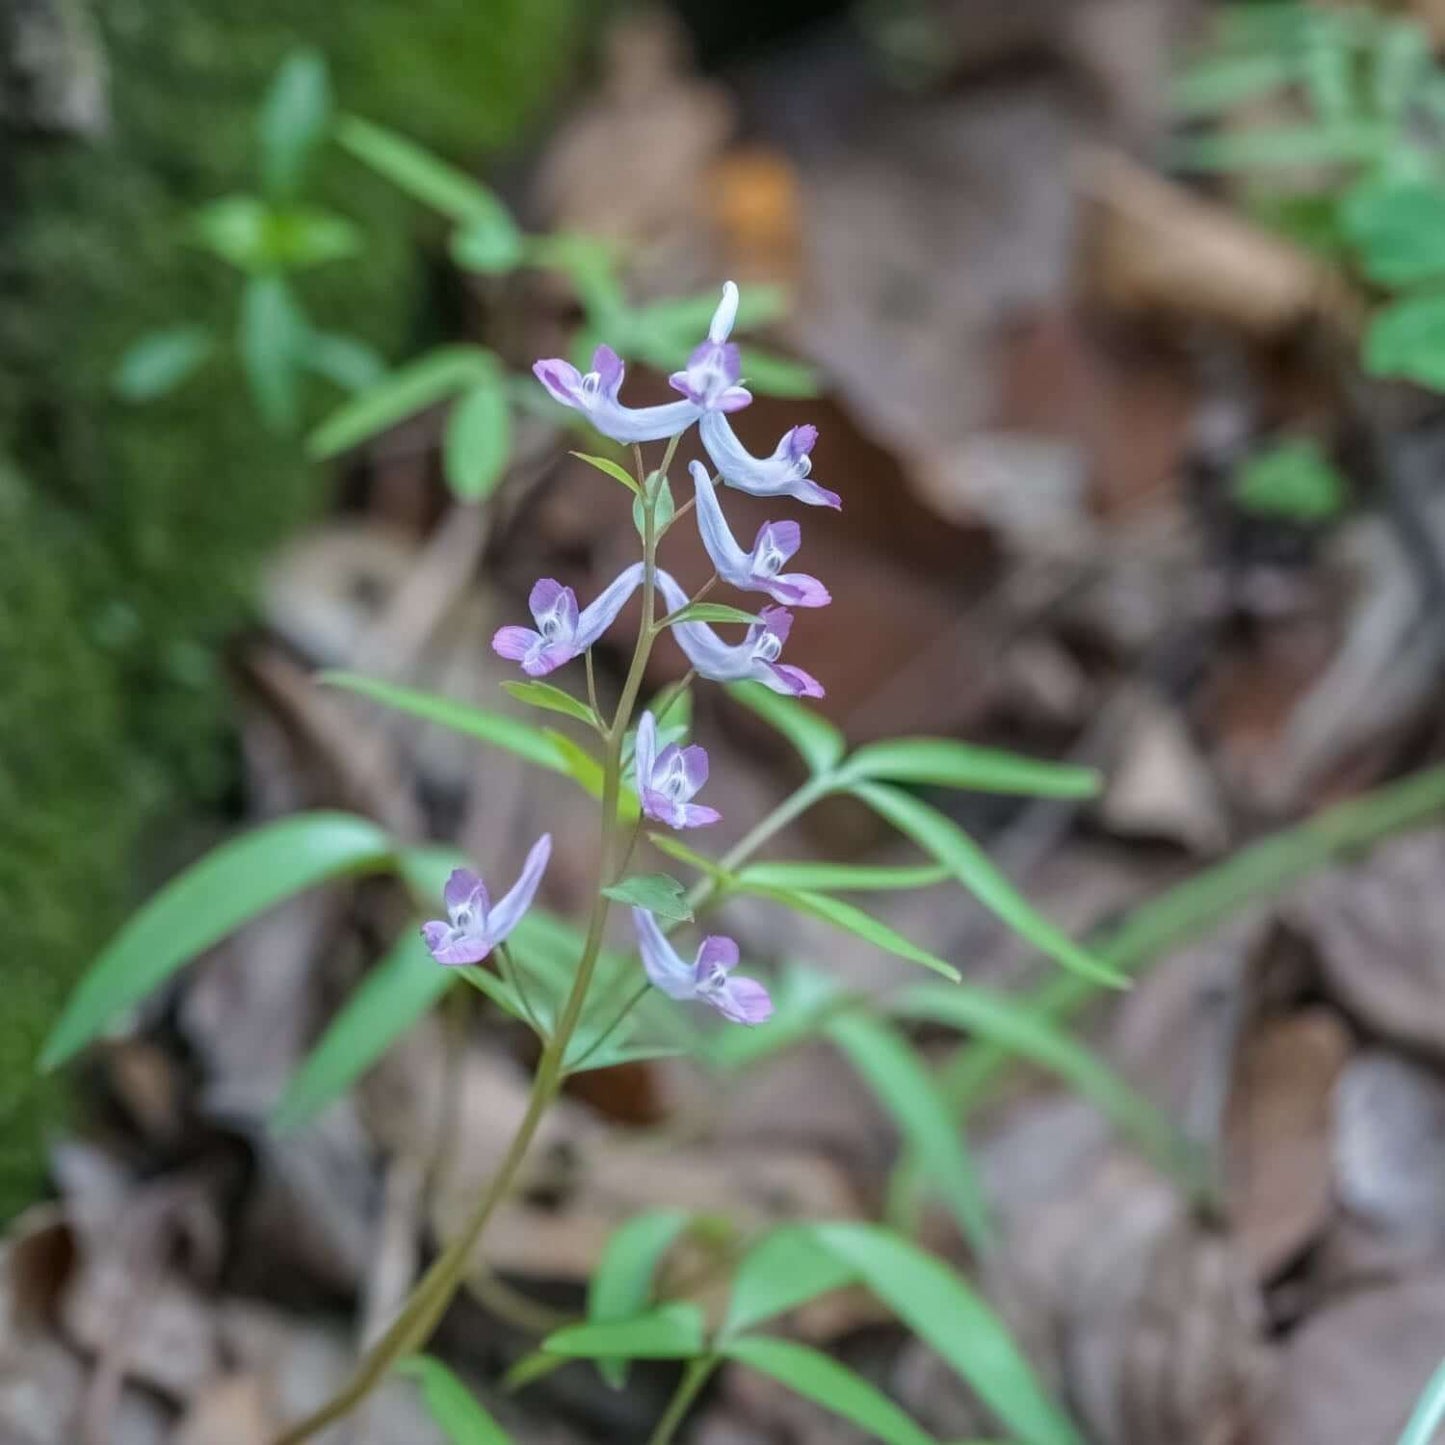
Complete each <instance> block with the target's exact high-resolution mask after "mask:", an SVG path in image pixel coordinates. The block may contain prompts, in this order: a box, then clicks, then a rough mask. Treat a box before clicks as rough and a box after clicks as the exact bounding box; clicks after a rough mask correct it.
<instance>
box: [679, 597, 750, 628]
mask: <svg viewBox="0 0 1445 1445" xmlns="http://www.w3.org/2000/svg"><path fill="white" fill-rule="evenodd" d="M667 620H668V623H669V624H671V623H674V622H739V623H742V624H743V625H744V626H749V627H750V626H751V625H752V624H753V623H754V622H756V621H758V614H757V613H756V612H744V611H743V609H742V608H741V607H729V606H728V605H727V604H726V603H724V602H689V603H688V605H687V606H686V607H682V608H679V609H678V611H676V612H675V613H673V614H672V615H671V616H670V617H669V618H668V619H667Z"/></svg>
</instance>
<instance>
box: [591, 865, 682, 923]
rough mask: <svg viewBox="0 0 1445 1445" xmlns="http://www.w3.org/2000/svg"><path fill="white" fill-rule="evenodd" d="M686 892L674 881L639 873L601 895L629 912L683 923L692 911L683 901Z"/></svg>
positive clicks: (658, 874) (663, 876)
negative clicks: (641, 910) (642, 911)
mask: <svg viewBox="0 0 1445 1445" xmlns="http://www.w3.org/2000/svg"><path fill="white" fill-rule="evenodd" d="M686 891H687V890H686V889H685V888H684V887H683V886H682V884H681V883H679V882H678V881H677V879H676V878H669V877H668V875H667V874H666V873H639V874H638V875H636V876H635V877H632V878H624V879H623V880H622V881H621V882H620V883H614V884H613V885H612V886H611V887H610V888H604V889H603V890H602V894H603V897H605V898H610V899H612V900H613V902H615V903H625V904H627V905H628V907H629V908H645V909H646V910H647V911H648V912H649V913H651V914H653V915H655V916H656V917H658V918H666V919H670V920H671V921H673V922H675V923H686V922H687V920H688V919H689V918H691V917H692V909H691V908H690V907H688V904H687V900H686V899H685V898H684V897H683V894H684V893H685V892H686Z"/></svg>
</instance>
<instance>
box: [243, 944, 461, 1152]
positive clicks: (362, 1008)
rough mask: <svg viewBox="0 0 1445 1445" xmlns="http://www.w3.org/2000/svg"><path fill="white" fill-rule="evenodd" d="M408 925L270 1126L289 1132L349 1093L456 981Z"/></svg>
mask: <svg viewBox="0 0 1445 1445" xmlns="http://www.w3.org/2000/svg"><path fill="white" fill-rule="evenodd" d="M456 972H457V971H456V970H453V969H449V968H443V967H442V966H441V965H440V964H439V963H437V961H436V960H435V959H434V958H433V957H432V956H431V955H430V954H429V953H428V952H427V951H426V947H425V945H424V944H423V943H422V941H421V939H420V937H418V935H417V933H416V930H415V929H414V928H408V929H407V931H406V932H405V933H403V934H402V935H401V937H400V938H398V939H397V941H396V943H395V944H394V945H393V946H392V949H391V952H390V953H389V954H388V955H387V956H386V957H385V958H384V959H383V960H382V961H381V962H380V963H378V964H377V965H376V967H375V968H373V969H372V971H371V972H370V973H369V974H368V975H367V977H366V979H365V980H364V981H363V982H362V984H361V985H360V986H359V987H358V988H357V989H356V991H355V992H354V993H353V994H352V995H351V997H350V998H348V999H347V1000H346V1003H345V1004H344V1005H343V1006H342V1008H341V1011H340V1012H339V1013H338V1014H337V1015H336V1017H335V1018H334V1019H332V1021H331V1023H330V1024H329V1025H328V1027H327V1029H326V1031H325V1033H323V1034H322V1035H321V1038H320V1039H319V1040H318V1041H317V1043H316V1044H315V1045H314V1047H313V1048H312V1049H311V1052H310V1053H308V1054H307V1056H306V1058H305V1060H304V1061H303V1062H302V1064H301V1067H300V1068H299V1069H298V1070H297V1071H296V1074H295V1075H294V1076H293V1077H292V1079H291V1082H290V1083H289V1084H288V1085H287V1086H286V1092H285V1093H284V1094H283V1095H282V1096H281V1101H280V1103H278V1104H277V1105H276V1108H275V1111H274V1113H273V1114H272V1116H271V1127H272V1128H273V1129H275V1130H276V1131H277V1132H278V1133H287V1132H289V1131H290V1130H293V1129H296V1128H299V1127H300V1126H301V1125H302V1124H306V1123H309V1122H310V1121H311V1120H312V1119H313V1118H315V1116H316V1115H317V1114H319V1113H320V1112H321V1111H322V1110H323V1109H324V1108H326V1106H327V1105H328V1104H331V1103H333V1102H334V1101H335V1100H337V1099H339V1098H340V1097H341V1096H342V1094H344V1093H345V1092H346V1091H347V1089H349V1088H350V1087H351V1085H352V1084H354V1083H355V1082H356V1080H357V1079H358V1078H360V1077H361V1075H362V1074H363V1073H365V1072H366V1070H367V1069H369V1068H370V1067H371V1066H372V1064H374V1063H375V1062H376V1061H377V1060H378V1059H379V1058H380V1057H381V1056H382V1055H383V1054H384V1053H385V1052H386V1051H387V1049H389V1048H390V1047H391V1045H392V1044H393V1043H395V1042H396V1040H397V1039H399V1038H400V1037H401V1036H402V1035H403V1034H404V1033H406V1032H407V1030H408V1029H410V1028H411V1026H412V1025H413V1024H414V1023H416V1021H417V1020H418V1019H419V1018H421V1016H422V1015H423V1014H424V1013H426V1012H427V1010H428V1009H430V1008H431V1007H432V1005H433V1004H435V1003H436V1001H437V1000H438V999H439V998H441V996H442V995H443V994H444V993H445V992H446V991H447V989H448V988H450V987H451V985H452V984H453V983H455V982H456V981H457V979H456Z"/></svg>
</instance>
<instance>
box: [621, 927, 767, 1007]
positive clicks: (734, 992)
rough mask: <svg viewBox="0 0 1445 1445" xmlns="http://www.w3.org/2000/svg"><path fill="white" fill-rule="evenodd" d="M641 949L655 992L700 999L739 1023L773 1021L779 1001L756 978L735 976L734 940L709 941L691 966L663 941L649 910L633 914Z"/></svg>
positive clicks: (643, 963)
mask: <svg viewBox="0 0 1445 1445" xmlns="http://www.w3.org/2000/svg"><path fill="white" fill-rule="evenodd" d="M632 926H633V927H634V928H635V929H636V930H637V949H638V952H639V953H640V954H641V955H642V966H643V968H644V969H645V970H646V972H647V977H648V979H649V980H650V981H651V982H652V985H653V987H654V988H657V989H660V990H661V991H662V992H663V993H665V994H666V995H667V996H668V998H675V999H694V1000H696V1001H697V1002H698V1003H705V1004H707V1005H709V1006H710V1007H711V1008H715V1009H716V1010H717V1011H718V1012H719V1013H720V1014H721V1015H722V1016H723V1017H724V1018H725V1019H728V1020H729V1021H730V1022H732V1023H735V1024H760V1023H764V1022H766V1020H768V1019H769V1018H771V1017H772V1013H773V1001H772V999H770V998H769V997H768V991H767V989H765V988H764V987H763V985H762V984H760V983H759V982H758V981H757V979H755V978H739V977H738V976H736V975H735V974H734V973H733V969H734V968H736V967H737V962H738V946H737V944H736V943H734V942H733V940H732V939H731V938H723V937H721V936H718V935H716V934H715V935H713V936H712V937H710V938H704V939H703V941H702V945H701V946H700V947H699V948H698V951H697V958H696V960H695V961H694V962H693V963H691V964H689V963H686V962H684V961H683V959H681V958H680V957H679V956H678V953H677V950H676V949H675V948H673V946H672V945H671V944H670V943H669V942H668V941H667V939H665V938H664V937H663V936H662V930H661V929H660V928H659V927H658V926H657V920H656V919H655V918H654V917H653V916H652V914H650V913H649V912H648V911H647V910H646V909H645V908H634V909H633V910H632Z"/></svg>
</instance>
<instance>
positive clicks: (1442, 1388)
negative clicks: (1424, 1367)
mask: <svg viewBox="0 0 1445 1445" xmlns="http://www.w3.org/2000/svg"><path fill="white" fill-rule="evenodd" d="M1442 1423H1445V1362H1442V1363H1441V1364H1440V1366H1439V1368H1438V1369H1436V1371H1435V1373H1434V1374H1433V1375H1431V1376H1430V1379H1429V1381H1428V1383H1427V1384H1426V1386H1425V1388H1424V1390H1423V1391H1422V1392H1421V1395H1420V1398H1419V1400H1418V1401H1416V1404H1415V1410H1414V1413H1413V1414H1412V1415H1411V1416H1410V1420H1409V1423H1408V1424H1407V1425H1406V1426H1405V1433H1404V1434H1403V1435H1401V1436H1400V1445H1431V1441H1433V1440H1434V1439H1435V1438H1436V1431H1437V1430H1439V1428H1440V1426H1441V1424H1442Z"/></svg>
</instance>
